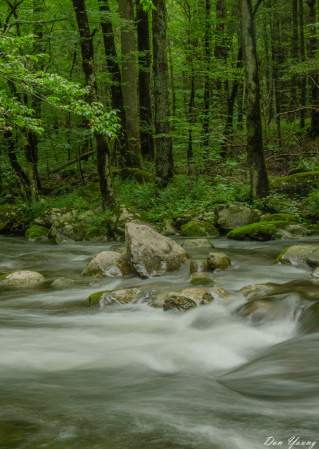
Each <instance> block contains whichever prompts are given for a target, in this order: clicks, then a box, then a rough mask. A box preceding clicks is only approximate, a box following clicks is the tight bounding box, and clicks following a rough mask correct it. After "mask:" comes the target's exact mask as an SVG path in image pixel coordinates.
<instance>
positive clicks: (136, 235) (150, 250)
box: [125, 223, 188, 278]
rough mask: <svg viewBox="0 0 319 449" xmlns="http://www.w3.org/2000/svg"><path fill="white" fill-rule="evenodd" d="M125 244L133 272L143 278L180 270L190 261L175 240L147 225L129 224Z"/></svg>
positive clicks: (126, 229)
mask: <svg viewBox="0 0 319 449" xmlns="http://www.w3.org/2000/svg"><path fill="white" fill-rule="evenodd" d="M125 244H126V253H127V257H128V259H129V261H130V263H131V266H132V269H133V271H134V272H136V273H137V274H138V275H139V276H141V277H143V278H150V277H155V276H161V275H162V274H164V273H167V272H170V271H175V270H178V269H179V268H180V267H181V266H182V264H183V263H184V262H185V261H186V260H187V259H188V254H187V253H186V251H185V250H184V249H183V248H182V247H181V246H180V245H178V244H177V243H176V242H174V240H171V239H169V238H168V237H165V236H163V235H161V234H159V233H158V232H156V231H154V230H153V229H152V228H150V227H149V226H146V225H138V224H135V223H127V224H126V228H125Z"/></svg>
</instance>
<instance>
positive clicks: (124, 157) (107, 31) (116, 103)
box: [99, 0, 133, 167]
mask: <svg viewBox="0 0 319 449" xmlns="http://www.w3.org/2000/svg"><path fill="white" fill-rule="evenodd" d="M99 10H100V13H101V28H102V33H103V43H104V52H105V56H106V64H107V69H108V71H109V73H110V75H111V79H112V83H111V98H112V109H115V110H116V111H118V112H117V116H118V118H119V119H120V120H119V124H120V125H121V129H120V131H119V133H118V136H117V137H118V139H117V140H116V141H115V148H114V151H115V153H116V155H117V157H118V159H119V160H120V165H121V166H124V167H133V164H132V158H131V153H130V148H129V144H128V136H127V123H126V113H125V109H124V100H123V92H122V79H121V72H120V68H119V64H118V57H117V53H116V47H115V39H114V32H113V26H112V22H111V21H110V19H109V17H108V14H109V13H110V6H109V2H108V0H99Z"/></svg>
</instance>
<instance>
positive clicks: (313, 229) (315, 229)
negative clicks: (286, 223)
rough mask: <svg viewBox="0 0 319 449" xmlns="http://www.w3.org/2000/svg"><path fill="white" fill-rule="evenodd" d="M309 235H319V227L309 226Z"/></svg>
mask: <svg viewBox="0 0 319 449" xmlns="http://www.w3.org/2000/svg"><path fill="white" fill-rule="evenodd" d="M308 235H319V225H309V226H308Z"/></svg>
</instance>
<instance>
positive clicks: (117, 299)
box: [87, 287, 142, 307]
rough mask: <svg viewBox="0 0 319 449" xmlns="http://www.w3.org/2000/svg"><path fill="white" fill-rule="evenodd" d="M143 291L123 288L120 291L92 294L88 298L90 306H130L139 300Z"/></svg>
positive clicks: (135, 288) (134, 288) (136, 288)
mask: <svg viewBox="0 0 319 449" xmlns="http://www.w3.org/2000/svg"><path fill="white" fill-rule="evenodd" d="M141 293H142V289H140V288H138V287H132V288H123V289H119V290H112V291H110V290H106V291H102V292H97V293H92V295H90V296H89V297H88V298H87V301H88V303H89V305H90V306H97V305H100V306H101V307H103V306H109V305H112V304H129V303H131V302H135V301H137V300H138V299H139V295H140V294H141Z"/></svg>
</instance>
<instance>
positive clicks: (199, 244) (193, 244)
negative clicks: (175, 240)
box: [182, 239, 214, 248]
mask: <svg viewBox="0 0 319 449" xmlns="http://www.w3.org/2000/svg"><path fill="white" fill-rule="evenodd" d="M182 247H183V248H214V245H213V244H212V243H211V242H210V241H209V240H207V239H187V240H185V242H184V243H183V244H182Z"/></svg>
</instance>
